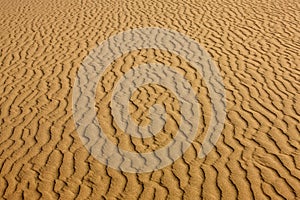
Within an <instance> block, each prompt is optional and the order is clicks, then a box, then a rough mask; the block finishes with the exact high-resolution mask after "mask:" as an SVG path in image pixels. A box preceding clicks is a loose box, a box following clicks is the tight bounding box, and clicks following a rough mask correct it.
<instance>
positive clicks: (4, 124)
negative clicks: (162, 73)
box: [0, 0, 300, 199]
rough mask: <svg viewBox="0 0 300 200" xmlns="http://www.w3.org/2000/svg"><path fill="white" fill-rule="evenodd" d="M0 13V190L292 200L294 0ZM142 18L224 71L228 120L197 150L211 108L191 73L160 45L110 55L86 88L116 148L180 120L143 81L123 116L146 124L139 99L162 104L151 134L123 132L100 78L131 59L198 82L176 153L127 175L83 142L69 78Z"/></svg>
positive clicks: (297, 35)
mask: <svg viewBox="0 0 300 200" xmlns="http://www.w3.org/2000/svg"><path fill="white" fill-rule="evenodd" d="M0 16H1V17H0V50H1V51H0V63H1V67H0V94H1V95H0V196H1V197H2V198H4V199H22V198H25V199H38V198H42V199H59V198H60V199H75V198H76V199H137V198H140V199H153V198H155V199H182V198H183V199H220V198H224V199H236V198H238V199H270V198H271V199H284V198H285V199H297V198H300V70H299V66H300V60H299V58H300V22H299V19H300V3H299V1H292V0H290V1H287V0H286V1H250V0H248V1H237V2H236V1H233V0H230V1H229V0H228V1H194V0H186V1H175V2H174V1H173V0H160V1H144V2H143V1H134V0H129V1H102V0H99V1H91V0H64V1H63V0H61V1H58V0H53V1H46V0H39V1H37V0H22V1H16V0H10V1H9V0H1V1H0ZM141 27H160V28H167V29H172V30H176V31H178V32H180V33H183V34H185V35H187V36H189V37H190V38H193V39H194V40H196V41H197V42H199V44H200V45H201V46H202V47H203V48H205V49H206V50H207V51H208V52H209V53H210V55H211V57H212V59H213V61H214V63H215V65H216V66H218V68H219V69H220V71H221V75H222V78H223V80H224V85H225V89H226V100H227V117H226V121H225V126H224V129H223V131H222V134H221V136H220V138H219V140H218V142H217V143H216V146H215V148H214V149H213V150H212V151H211V152H210V153H209V154H208V155H207V156H206V157H205V158H203V159H200V158H198V157H197V151H198V150H199V148H200V146H201V141H202V140H203V138H204V135H205V132H206V130H207V121H209V116H208V115H206V114H205V113H207V112H209V109H210V100H209V95H208V91H207V89H206V85H205V82H203V81H201V76H199V74H197V73H196V72H195V71H193V69H192V68H191V67H190V66H189V64H188V63H186V62H185V61H179V60H178V58H177V57H174V55H172V54H169V53H168V52H164V51H158V52H156V53H155V56H153V55H154V52H153V50H151V49H150V50H140V51H134V52H130V53H129V54H126V55H124V56H123V57H120V58H119V59H117V60H116V61H115V62H114V63H113V64H112V65H111V66H109V68H108V70H107V71H106V74H105V76H104V79H103V80H101V85H102V87H98V88H97V95H96V100H97V104H96V107H97V108H99V110H101V112H98V116H97V117H98V119H99V121H100V124H102V126H103V127H104V128H103V129H105V130H106V132H107V135H108V137H109V138H110V139H111V140H112V141H113V142H115V143H118V145H119V146H120V147H122V148H124V149H127V150H131V151H139V152H148V151H152V150H154V149H157V148H159V147H160V146H163V145H165V144H166V142H168V141H170V140H171V139H172V134H173V133H174V129H176V123H177V122H178V120H180V116H178V112H176V111H178V109H179V106H178V102H177V100H176V98H175V97H174V95H173V94H172V93H171V92H170V91H165V89H164V88H162V87H159V86H157V85H148V86H145V87H144V88H142V89H141V90H139V91H137V92H136V93H134V95H133V97H132V101H131V102H132V103H131V104H130V110H131V112H132V117H133V119H134V120H135V121H136V122H137V123H141V124H143V123H145V124H147V123H149V122H148V121H149V119H148V118H147V114H145V113H146V111H147V109H148V108H149V106H150V105H152V104H154V103H161V102H165V104H166V105H171V104H172V105H173V106H169V107H167V108H166V110H167V112H170V113H171V114H170V119H169V120H168V121H167V123H168V124H166V127H165V128H164V129H163V131H162V133H159V134H158V135H157V136H156V137H155V138H154V139H153V138H152V139H151V138H150V139H147V140H144V141H141V140H140V139H132V140H131V139H130V138H129V137H128V136H126V135H124V134H122V133H121V132H120V131H119V130H118V128H116V127H115V125H114V122H113V118H112V117H111V116H110V112H111V110H110V109H111V108H110V107H109V97H110V96H111V90H112V88H113V86H114V84H113V83H112V82H111V81H110V80H117V79H119V78H120V77H122V75H123V73H124V71H126V70H129V69H130V68H132V66H134V65H138V64H140V63H143V62H150V61H151V62H161V63H165V64H168V65H173V66H176V65H180V67H179V70H180V71H181V73H182V74H183V75H185V77H186V78H187V79H188V80H189V81H190V82H191V83H192V85H193V87H195V89H197V90H198V91H199V93H198V97H199V99H201V112H203V113H204V114H203V116H202V119H203V120H201V123H200V125H199V131H198V135H197V138H196V140H195V141H194V142H193V145H192V146H191V147H190V148H189V149H188V150H187V152H185V154H184V155H183V156H182V158H180V159H178V160H177V161H175V162H174V163H173V164H172V165H170V166H167V167H165V168H163V169H161V170H158V171H155V172H152V173H143V174H134V173H125V172H121V171H118V170H114V169H111V168H109V167H107V166H105V165H103V164H102V163H100V162H99V161H98V160H96V159H95V158H94V157H92V156H91V155H90V154H89V152H88V151H87V150H86V149H85V147H84V145H83V143H82V141H81V140H80V138H79V136H78V134H77V131H76V129H75V125H74V120H73V112H72V92H73V91H72V87H73V85H74V80H75V77H76V73H77V71H78V69H79V68H80V65H81V63H82V61H83V60H84V58H85V57H86V56H87V55H88V53H89V52H90V51H91V50H92V49H93V48H95V47H96V46H97V45H99V44H100V43H101V42H102V41H104V40H106V39H107V38H109V37H110V36H112V35H115V34H117V33H119V32H122V31H125V30H130V29H133V28H141ZM133 57H134V59H132V58H133ZM178 63H180V64H178ZM199 83H201V84H199ZM99 85H100V84H99ZM166 94H167V95H166ZM164 95H165V96H164Z"/></svg>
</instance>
